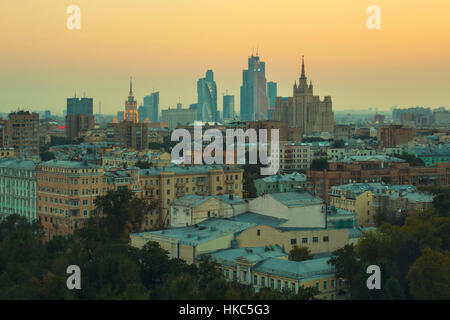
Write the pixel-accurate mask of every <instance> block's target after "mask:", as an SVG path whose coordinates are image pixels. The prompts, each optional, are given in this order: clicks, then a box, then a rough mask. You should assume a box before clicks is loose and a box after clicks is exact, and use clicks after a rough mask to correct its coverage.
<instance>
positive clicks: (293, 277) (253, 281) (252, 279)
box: [209, 245, 347, 300]
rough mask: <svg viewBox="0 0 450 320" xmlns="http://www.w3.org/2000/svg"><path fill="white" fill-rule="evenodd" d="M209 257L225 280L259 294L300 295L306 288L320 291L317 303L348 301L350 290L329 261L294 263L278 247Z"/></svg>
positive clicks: (238, 251) (242, 250)
mask: <svg viewBox="0 0 450 320" xmlns="http://www.w3.org/2000/svg"><path fill="white" fill-rule="evenodd" d="M209 256H210V257H211V258H212V260H213V261H215V262H217V263H219V264H220V266H221V267H222V270H223V275H224V277H225V279H227V280H229V281H237V282H238V283H241V284H244V285H248V286H250V287H251V288H252V289H253V290H254V291H255V292H258V291H260V290H261V289H262V288H271V289H275V290H280V291H281V290H292V291H293V292H295V293H297V292H298V291H299V288H300V287H302V286H303V287H305V288H307V287H313V288H317V290H318V292H319V294H317V295H316V297H315V298H317V299H323V300H338V299H345V298H347V288H346V286H345V285H344V283H343V282H342V281H339V279H338V278H337V277H336V271H335V269H334V267H333V266H332V265H330V264H328V263H327V261H328V259H329V257H323V258H317V259H311V260H305V261H290V260H288V259H287V254H286V252H285V251H284V250H283V249H282V248H280V247H279V246H277V245H275V246H262V247H250V248H231V249H223V250H219V251H216V252H213V253H210V254H209Z"/></svg>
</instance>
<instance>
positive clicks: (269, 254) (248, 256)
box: [209, 245, 288, 264]
mask: <svg viewBox="0 0 450 320" xmlns="http://www.w3.org/2000/svg"><path fill="white" fill-rule="evenodd" d="M209 255H210V256H211V258H213V259H214V260H215V261H217V262H219V263H224V264H235V263H236V261H237V260H238V259H245V260H247V262H249V263H251V264H255V263H258V262H260V261H263V260H265V259H268V258H284V257H287V256H288V254H287V253H286V252H285V251H284V250H283V249H282V248H281V247H280V246H278V245H275V246H270V247H269V246H265V247H253V248H236V249H223V250H218V251H215V252H212V253H210V254H209Z"/></svg>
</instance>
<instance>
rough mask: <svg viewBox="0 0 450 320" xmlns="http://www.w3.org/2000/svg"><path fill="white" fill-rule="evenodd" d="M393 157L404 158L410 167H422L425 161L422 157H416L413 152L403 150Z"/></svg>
mask: <svg viewBox="0 0 450 320" xmlns="http://www.w3.org/2000/svg"><path fill="white" fill-rule="evenodd" d="M394 156H395V157H397V158H400V159H403V160H405V161H406V162H407V163H409V164H410V165H411V166H412V167H424V166H425V162H423V160H422V159H420V158H418V157H416V156H415V155H413V154H409V153H406V152H403V153H402V154H398V153H396V154H394Z"/></svg>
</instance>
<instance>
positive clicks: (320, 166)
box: [311, 158, 328, 170]
mask: <svg viewBox="0 0 450 320" xmlns="http://www.w3.org/2000/svg"><path fill="white" fill-rule="evenodd" d="M327 169H328V160H327V158H318V159H314V160H313V161H312V162H311V170H327Z"/></svg>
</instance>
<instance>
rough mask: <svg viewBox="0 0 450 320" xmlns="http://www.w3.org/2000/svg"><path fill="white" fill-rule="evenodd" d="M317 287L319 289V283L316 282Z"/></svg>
mask: <svg viewBox="0 0 450 320" xmlns="http://www.w3.org/2000/svg"><path fill="white" fill-rule="evenodd" d="M316 289H317V290H319V283H318V282H316Z"/></svg>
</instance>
